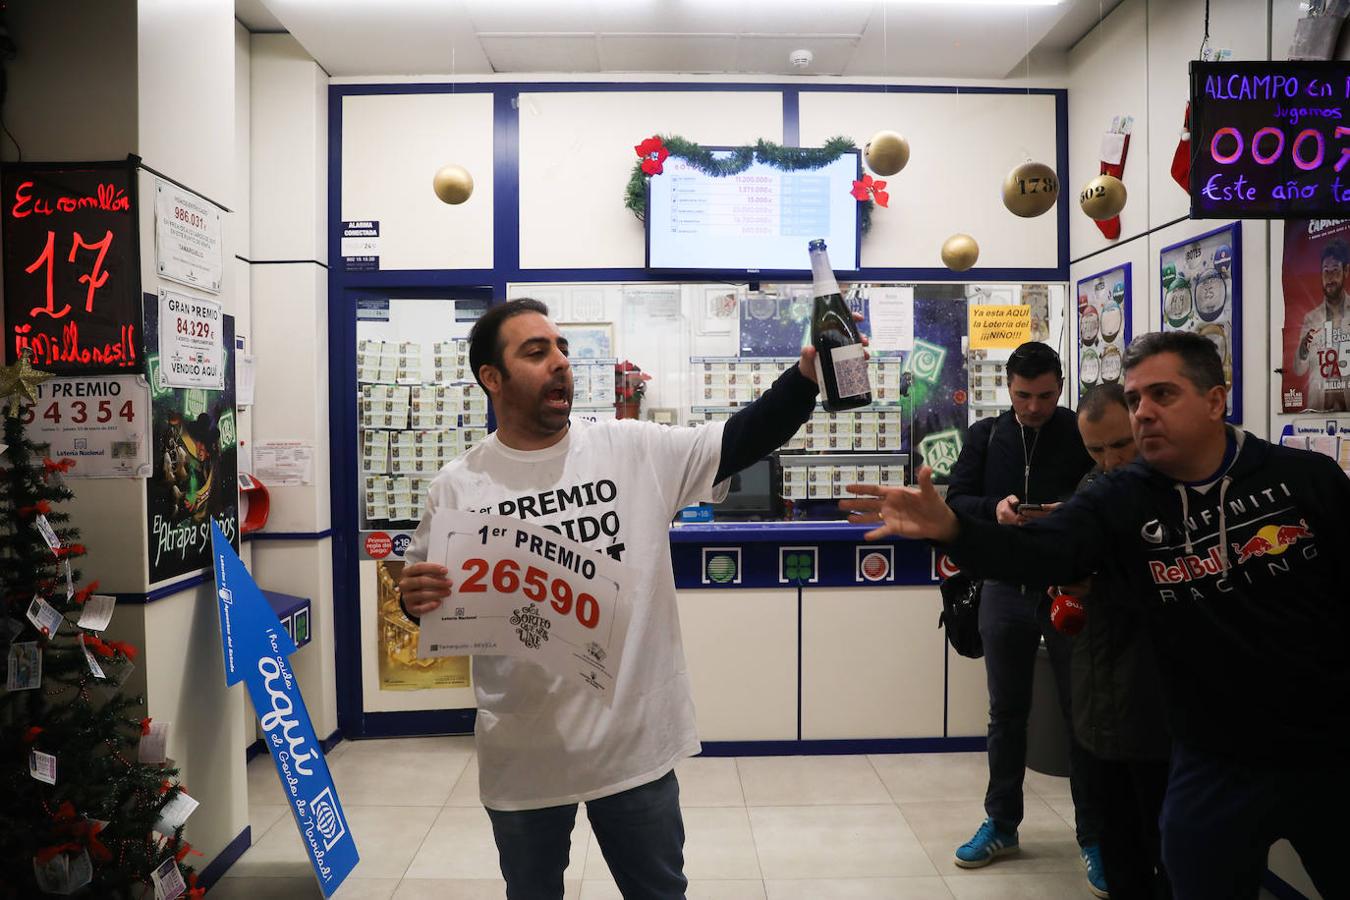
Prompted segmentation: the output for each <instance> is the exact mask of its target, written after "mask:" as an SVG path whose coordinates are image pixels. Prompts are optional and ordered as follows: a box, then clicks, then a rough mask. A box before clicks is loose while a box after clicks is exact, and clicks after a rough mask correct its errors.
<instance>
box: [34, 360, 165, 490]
mask: <svg viewBox="0 0 1350 900" xmlns="http://www.w3.org/2000/svg"><path fill="white" fill-rule="evenodd" d="M36 392H37V403H36V404H25V405H24V406H23V411H22V413H21V417H22V419H23V423H24V424H25V425H27V426H28V436H29V437H30V438H31V439H32V441H33V443H34V444H36V445H37V447H38V452H39V455H41V456H45V457H47V458H48V459H52V460H56V461H57V462H61V461H63V460H67V459H70V460H74V461H75V468H73V469H71V470H70V472H69V473H68V474H67V477H70V478H122V477H134V476H145V475H149V474H150V441H149V433H150V389H149V385H148V384H147V383H146V380H145V378H144V377H142V376H140V375H71V376H67V377H64V378H52V379H50V380H49V381H44V382H43V383H42V384H39V385H38V386H37V389H36Z"/></svg>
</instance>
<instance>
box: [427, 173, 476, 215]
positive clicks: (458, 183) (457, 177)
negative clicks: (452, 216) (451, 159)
mask: <svg viewBox="0 0 1350 900" xmlns="http://www.w3.org/2000/svg"><path fill="white" fill-rule="evenodd" d="M431 189H432V190H433V191H435V192H436V196H437V197H439V198H440V199H441V201H442V202H444V203H449V204H452V205H457V204H460V203H463V202H464V201H465V200H468V199H469V197H470V195H472V194H473V176H472V175H470V174H469V170H468V169H466V168H464V167H463V166H441V167H440V168H439V169H437V170H436V175H435V177H433V178H432V179H431Z"/></svg>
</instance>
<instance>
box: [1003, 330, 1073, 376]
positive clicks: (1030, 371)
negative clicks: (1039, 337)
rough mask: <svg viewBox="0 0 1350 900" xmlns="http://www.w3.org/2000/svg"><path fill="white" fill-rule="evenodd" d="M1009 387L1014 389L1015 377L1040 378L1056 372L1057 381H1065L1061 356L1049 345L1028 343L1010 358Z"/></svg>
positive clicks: (1034, 342)
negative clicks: (1060, 360)
mask: <svg viewBox="0 0 1350 900" xmlns="http://www.w3.org/2000/svg"><path fill="white" fill-rule="evenodd" d="M1007 372H1008V386H1009V387H1012V379H1013V376H1014V375H1020V376H1022V377H1023V378H1039V377H1040V376H1042V375H1044V374H1045V373H1046V372H1054V373H1055V380H1056V381H1063V380H1064V367H1063V366H1062V365H1061V364H1060V362H1059V354H1058V353H1056V352H1055V351H1054V348H1052V347H1051V346H1050V345H1049V344H1042V343H1041V342H1040V341H1027V342H1026V343H1025V344H1023V345H1022V346H1020V347H1018V348H1017V349H1016V350H1014V351H1013V352H1012V356H1010V357H1008V366H1007Z"/></svg>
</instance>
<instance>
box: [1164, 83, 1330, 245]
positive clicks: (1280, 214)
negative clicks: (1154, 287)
mask: <svg viewBox="0 0 1350 900" xmlns="http://www.w3.org/2000/svg"><path fill="white" fill-rule="evenodd" d="M1347 107H1350V64H1346V63H1343V62H1222V63H1201V62H1196V63H1191V126H1192V128H1191V177H1190V194H1191V217H1192V218H1226V219H1233V218H1257V219H1282V218H1309V217H1323V216H1325V217H1328V218H1345V217H1347V216H1350V172H1343V171H1342V170H1344V169H1345V168H1346V166H1347V165H1350V127H1347V126H1346V125H1343V124H1342V122H1350V116H1348V115H1347Z"/></svg>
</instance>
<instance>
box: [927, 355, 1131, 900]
mask: <svg viewBox="0 0 1350 900" xmlns="http://www.w3.org/2000/svg"><path fill="white" fill-rule="evenodd" d="M1007 375H1008V394H1009V396H1010V397H1011V399H1012V409H1010V410H1008V411H1007V412H1005V413H1003V414H1002V415H1000V416H998V417H997V418H993V419H985V420H983V421H980V422H976V423H975V424H974V425H973V426H971V428H970V431H969V433H968V434H967V436H966V441H965V444H964V446H962V448H961V456H960V458H958V459H957V461H956V465H955V466H954V467H953V468H952V474H951V479H950V485H949V487H948V489H947V503H948V504H949V505H950V506H951V507H952V509H954V510H958V511H960V512H962V513H964V514H965V515H968V516H971V517H974V518H978V519H980V520H982V521H987V522H990V523H993V522H997V523H999V524H1003V525H1014V526H1016V525H1023V524H1025V523H1026V522H1028V521H1031V520H1032V519H1034V518H1036V517H1039V516H1044V515H1048V513H1049V511H1050V510H1052V509H1054V507H1055V506H1056V505H1058V503H1059V502H1060V501H1062V500H1064V499H1066V498H1068V497H1069V496H1070V495H1071V494H1072V493H1073V491H1074V488H1075V487H1077V485H1078V481H1079V479H1081V478H1082V477H1083V475H1084V474H1086V473H1087V471H1088V470H1089V469H1090V468H1091V467H1092V460H1091V459H1090V458H1089V457H1088V455H1087V453H1086V452H1085V451H1084V450H1083V441H1082V439H1081V438H1080V437H1079V435H1078V426H1077V423H1076V422H1075V420H1074V415H1073V412H1072V411H1070V410H1068V409H1065V408H1064V407H1061V406H1059V399H1060V395H1061V394H1062V393H1063V390H1064V373H1063V369H1062V367H1061V365H1060V361H1059V354H1057V353H1056V352H1055V351H1054V350H1053V349H1051V348H1050V347H1049V346H1047V345H1045V344H1042V343H1039V342H1037V341H1029V342H1027V343H1025V344H1022V345H1021V346H1020V347H1018V348H1017V349H1016V350H1015V351H1013V353H1012V355H1011V356H1010V357H1009V358H1008V363H1007ZM1032 504H1035V505H1037V507H1038V508H1037V509H1035V510H1031V509H1026V508H1025V507H1028V506H1030V505H1032ZM1047 584H1049V579H1048V578H1042V577H1036V576H1032V577H1027V578H1020V579H1017V580H1015V581H1013V582H1006V581H993V580H988V581H985V583H984V589H983V591H982V593H981V595H980V640H981V642H982V643H983V645H984V666H985V674H986V677H987V681H988V685H989V785H988V789H987V790H986V792H985V798H984V808H985V813H986V815H987V818H986V819H985V821H984V823H983V824H982V825H981V826H980V827H979V829H978V830H977V831H976V832H975V835H974V837H972V838H971V839H970V840H969V841H967V842H966V843H965V844H963V845H962V846H961V847H959V848H957V850H956V854H955V861H956V864H957V865H958V866H961V867H962V868H968V869H969V868H978V867H980V866H986V865H988V864H989V863H991V862H993V861H994V860H995V859H997V858H998V857H1000V856H1004V855H1007V854H1010V853H1016V852H1017V851H1018V849H1019V845H1018V838H1017V826H1018V825H1019V824H1020V823H1021V821H1022V811H1023V799H1022V780H1023V777H1024V773H1025V770H1026V759H1027V721H1028V718H1029V717H1030V715H1031V690H1032V679H1033V675H1034V673H1035V661H1036V652H1037V650H1038V649H1039V647H1040V644H1041V641H1042V639H1044V641H1045V644H1046V647H1047V649H1048V650H1049V651H1050V664H1051V667H1052V669H1053V671H1054V674H1055V687H1056V690H1057V691H1058V694H1059V702H1060V708H1061V711H1062V712H1063V714H1064V719H1065V726H1066V729H1065V730H1066V731H1072V724H1071V722H1070V715H1069V656H1070V652H1071V651H1070V646H1069V642H1068V639H1067V638H1066V637H1065V636H1064V635H1061V634H1060V633H1059V632H1057V631H1055V629H1054V627H1053V626H1052V625H1051V624H1050V598H1049V597H1048V596H1047V595H1046V586H1047ZM1070 745H1071V746H1070V747H1069V748H1068V750H1069V757H1070V761H1071V762H1070V766H1071V775H1070V785H1071V788H1072V791H1073V803H1074V813H1075V818H1076V820H1077V834H1078V843H1079V845H1080V847H1081V853H1082V857H1083V860H1084V864H1085V865H1086V866H1087V869H1088V880H1089V883H1090V884H1091V885H1092V888H1093V890H1094V892H1096V893H1097V894H1098V896H1106V882H1105V875H1104V873H1103V871H1102V867H1101V857H1100V850H1099V846H1098V845H1099V841H1100V838H1101V817H1100V814H1099V812H1098V809H1097V804H1096V799H1095V793H1096V792H1095V787H1094V783H1095V782H1094V778H1093V773H1092V759H1091V757H1090V756H1088V754H1087V753H1085V752H1084V751H1083V750H1082V748H1081V747H1078V746H1077V745H1076V744H1074V743H1073V741H1072V739H1070Z"/></svg>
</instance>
